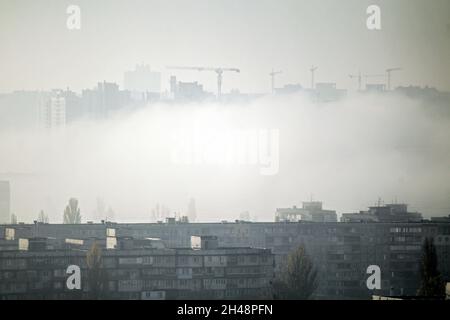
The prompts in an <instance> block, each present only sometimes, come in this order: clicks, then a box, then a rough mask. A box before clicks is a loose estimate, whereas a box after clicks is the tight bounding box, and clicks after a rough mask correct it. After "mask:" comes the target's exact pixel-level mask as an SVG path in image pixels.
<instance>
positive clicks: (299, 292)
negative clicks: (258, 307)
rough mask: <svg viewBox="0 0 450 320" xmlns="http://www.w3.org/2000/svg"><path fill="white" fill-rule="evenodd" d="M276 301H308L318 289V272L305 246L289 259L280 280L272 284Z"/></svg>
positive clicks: (291, 254) (296, 250)
mask: <svg viewBox="0 0 450 320" xmlns="http://www.w3.org/2000/svg"><path fill="white" fill-rule="evenodd" d="M272 288H273V293H274V299H286V300H306V299H308V298H310V297H311V295H312V294H313V293H314V291H315V290H316V288H317V270H316V269H315V268H314V264H313V262H312V260H311V259H310V257H309V256H308V254H307V253H306V249H305V247H304V246H299V247H298V248H297V249H295V250H294V251H293V252H292V253H290V254H289V255H288V257H287V263H286V265H285V266H284V268H283V270H282V272H281V276H280V277H279V279H276V280H274V281H273V284H272Z"/></svg>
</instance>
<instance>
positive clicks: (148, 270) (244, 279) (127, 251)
mask: <svg viewBox="0 0 450 320" xmlns="http://www.w3.org/2000/svg"><path fill="white" fill-rule="evenodd" d="M28 240H29V247H28V249H27V250H18V249H15V248H14V250H3V251H0V299H85V298H90V297H92V296H91V293H92V292H91V290H90V282H89V278H88V274H89V268H88V265H87V261H86V257H87V253H88V247H89V245H87V243H86V242H84V241H78V242H76V241H74V240H75V239H71V241H69V242H70V244H71V246H65V245H63V244H64V243H67V242H66V241H64V242H60V245H59V246H54V243H53V242H51V241H48V240H49V239H46V238H31V239H28ZM209 240H210V239H206V238H205V239H203V242H205V241H209ZM5 241H12V242H14V241H15V240H5ZM96 241H98V243H100V244H102V243H103V246H101V247H102V253H101V261H102V270H104V274H105V277H104V279H105V283H106V286H105V290H103V295H102V297H103V298H106V299H144V300H153V299H158V300H159V299H262V298H270V294H271V293H270V283H271V281H272V279H273V276H274V273H273V266H274V261H273V255H272V253H271V251H270V250H269V249H257V248H221V247H214V246H206V247H200V248H198V249H196V250H194V249H191V248H165V247H161V246H160V245H158V243H160V242H158V240H157V239H145V240H140V239H133V238H131V237H123V238H118V239H117V243H118V244H117V247H116V248H111V249H107V248H106V247H105V245H104V244H105V241H106V240H105V239H98V240H96ZM200 241H202V239H201V237H200ZM50 242H51V243H52V244H51V245H50ZM92 243H93V242H91V245H92ZM71 265H75V266H78V267H79V268H80V275H81V287H80V289H72V290H70V289H69V288H68V286H67V285H66V281H67V279H68V277H69V274H68V273H67V270H68V267H69V266H71Z"/></svg>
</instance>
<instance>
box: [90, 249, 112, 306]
mask: <svg viewBox="0 0 450 320" xmlns="http://www.w3.org/2000/svg"><path fill="white" fill-rule="evenodd" d="M86 264H87V267H88V286H89V293H90V297H91V299H94V300H98V299H105V298H106V297H107V296H106V291H107V286H108V280H107V275H106V272H105V270H104V268H103V263H102V249H101V248H100V246H99V245H98V244H97V243H96V242H94V243H93V244H92V247H91V248H90V249H89V251H88V253H87V256H86Z"/></svg>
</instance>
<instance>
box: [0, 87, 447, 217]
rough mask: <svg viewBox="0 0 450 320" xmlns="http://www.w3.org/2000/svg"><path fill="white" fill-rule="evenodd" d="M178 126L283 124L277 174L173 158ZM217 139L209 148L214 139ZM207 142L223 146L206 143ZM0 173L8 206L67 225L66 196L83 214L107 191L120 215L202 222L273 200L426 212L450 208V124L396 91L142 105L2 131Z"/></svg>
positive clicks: (91, 212) (270, 207) (270, 210)
mask: <svg viewBox="0 0 450 320" xmlns="http://www.w3.org/2000/svg"><path fill="white" fill-rule="evenodd" d="M180 128H183V129H186V130H187V131H189V130H191V129H195V130H197V131H199V132H203V133H204V134H205V135H207V134H208V132H210V131H211V130H216V131H218V132H220V131H224V132H225V131H227V130H228V131H230V130H249V129H254V130H259V129H278V130H279V171H278V173H277V174H275V175H268V176H267V175H261V174H260V166H258V165H246V164H241V165H237V164H219V163H216V164H214V163H213V164H205V163H200V164H175V163H173V162H172V161H171V158H170V154H171V151H172V150H173V148H174V140H173V133H174V132H176V131H177V130H179V129H180ZM214 143H215V144H216V145H214ZM212 144H213V146H212V147H214V148H217V147H219V149H220V144H218V143H217V142H212ZM0 150H1V157H0V173H2V174H3V175H4V176H1V175H0V179H4V178H8V179H9V180H10V182H11V201H12V204H11V210H12V212H14V213H16V214H17V216H18V218H19V221H26V222H31V221H32V220H34V219H36V218H37V215H38V212H39V211H40V210H41V209H44V211H45V212H46V213H47V214H48V215H49V218H50V221H51V222H53V223H59V222H61V221H62V213H63V210H64V207H65V205H66V204H67V201H68V199H69V198H70V197H76V198H77V199H79V202H80V208H81V213H82V216H83V221H87V220H92V219H94V218H95V210H96V199H97V198H99V197H100V198H102V199H103V200H104V202H105V203H106V205H107V206H111V207H112V208H113V210H114V212H115V220H116V221H118V222H149V221H150V217H151V210H152V208H153V207H155V205H156V204H157V203H159V204H161V205H165V206H167V207H169V208H170V209H171V212H172V213H174V212H177V213H178V214H185V213H186V210H187V205H188V201H189V199H190V198H195V200H196V204H197V221H199V220H200V221H220V220H234V219H238V218H239V214H240V213H241V212H244V211H249V212H250V214H251V216H253V217H257V219H258V221H273V218H274V212H275V210H276V208H279V207H290V206H292V205H297V206H298V205H301V201H305V200H309V199H310V198H311V196H312V197H313V198H314V200H321V201H323V202H324V207H325V208H327V209H334V210H337V212H338V214H341V213H346V212H355V211H356V212H357V211H359V210H365V209H366V208H367V206H370V205H373V204H374V203H376V201H377V199H378V197H380V198H381V199H382V200H384V201H385V202H386V203H387V202H391V201H397V202H406V203H408V204H409V205H410V209H411V210H414V211H415V210H417V211H419V212H422V213H423V214H424V216H425V217H429V216H432V215H444V214H445V215H447V214H449V213H450V199H449V198H450V197H449V195H450V165H449V163H450V120H449V117H448V116H436V115H433V113H432V112H428V111H427V110H426V109H425V108H424V107H423V106H421V105H419V103H418V102H416V101H413V100H410V99H407V98H405V97H400V96H394V95H391V96H385V97H383V96H369V95H365V96H358V95H356V96H353V97H349V98H347V99H345V100H343V101H341V102H335V103H326V104H316V103H312V102H310V100H308V99H307V98H305V97H303V96H302V95H290V96H282V97H264V98H260V99H257V100H255V101H254V102H252V103H250V104H242V105H240V104H228V105H219V104H215V103H208V104H183V105H164V104H160V105H156V106H148V107H146V108H143V109H140V110H138V111H135V112H124V113H121V114H118V115H116V116H115V117H113V118H111V119H109V120H105V121H97V122H93V121H84V122H77V123H74V124H71V125H68V126H67V127H66V128H64V129H61V130H50V131H49V130H35V129H34V130H20V131H14V130H8V131H2V132H0Z"/></svg>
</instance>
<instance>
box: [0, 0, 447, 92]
mask: <svg viewBox="0 0 450 320" xmlns="http://www.w3.org/2000/svg"><path fill="white" fill-rule="evenodd" d="M70 4H76V5H79V6H80V8H81V30H77V31H73V30H72V31H70V30H68V29H67V28H66V19H67V17H68V14H67V13H66V9H67V7H68V5H70ZM370 4H377V5H379V6H380V7H381V19H382V20H381V21H382V30H380V31H369V30H368V29H367V28H366V18H367V14H366V9H367V7H368V5H370ZM449 24H450V1H448V0H433V1H427V0H391V1H382V0H371V1H367V0H344V1H343V0H339V1H338V0H321V1H311V0H308V1H306V0H276V1H275V0H270V1H269V0H245V1H242V0H239V1H236V0H195V1H194V0H145V1H144V0H143V1H138V0H129V1H115V0H114V1H113V0H107V1H106V0H96V1H90V0H89V1H87V0H86V1H82V0H72V1H61V0H41V1H22V0H0V48H1V50H0V92H8V91H11V90H15V89H49V88H54V87H66V86H69V87H71V88H73V89H75V90H77V91H78V90H80V89H81V88H86V87H92V86H95V84H96V82H97V81H101V80H107V81H115V82H118V83H119V84H122V79H123V72H124V71H125V70H128V69H132V68H134V66H135V64H137V63H142V62H144V63H147V64H149V65H150V66H152V67H153V68H154V69H156V70H159V71H163V76H164V78H163V81H164V82H163V84H164V85H165V86H167V78H168V75H169V74H168V73H167V70H166V69H165V68H164V67H165V66H167V65H186V66H191V65H192V66H197V65H199V66H228V67H237V68H240V69H241V71H242V72H241V73H240V74H236V73H229V74H226V75H225V77H224V83H223V88H224V91H229V90H230V89H233V88H237V89H239V90H241V91H243V92H266V91H268V90H269V89H270V78H269V76H268V72H269V71H270V70H271V68H272V67H273V68H276V69H281V70H283V74H282V75H280V76H279V77H278V78H277V81H278V84H280V85H282V84H285V83H301V84H302V85H304V86H309V85H310V73H309V71H308V69H309V68H310V66H311V65H312V64H314V65H317V66H319V69H318V70H317V73H316V79H317V81H318V82H321V81H323V82H337V84H338V87H341V88H349V87H352V88H355V87H356V81H355V80H351V79H349V77H348V74H349V73H357V72H358V70H361V71H362V72H363V73H367V74H380V73H383V72H384V70H385V69H386V68H388V67H403V68H404V70H403V71H401V72H397V73H396V74H395V75H394V76H393V85H394V86H396V85H407V84H416V85H430V86H435V87H437V88H440V89H443V90H450V62H449V61H450V59H449V57H450V26H449ZM176 74H177V76H178V77H179V79H180V80H185V81H190V80H199V81H200V82H201V83H203V84H205V86H206V88H207V89H208V90H210V91H215V90H216V78H215V76H214V74H211V73H203V74H199V73H197V72H187V71H181V72H177V73H176ZM372 80H373V81H375V80H376V81H382V79H380V78H378V79H377V78H373V79H372Z"/></svg>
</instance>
